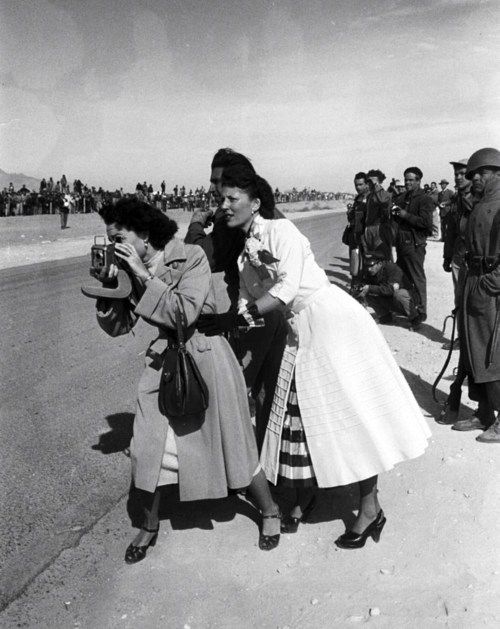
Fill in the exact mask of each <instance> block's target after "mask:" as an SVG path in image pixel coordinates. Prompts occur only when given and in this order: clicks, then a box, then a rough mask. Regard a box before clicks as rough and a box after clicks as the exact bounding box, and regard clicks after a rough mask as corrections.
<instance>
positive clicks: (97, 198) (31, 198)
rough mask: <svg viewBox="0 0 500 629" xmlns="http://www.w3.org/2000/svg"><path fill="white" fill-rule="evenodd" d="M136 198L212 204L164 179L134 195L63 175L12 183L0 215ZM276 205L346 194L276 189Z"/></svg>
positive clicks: (175, 205) (188, 207)
mask: <svg viewBox="0 0 500 629" xmlns="http://www.w3.org/2000/svg"><path fill="white" fill-rule="evenodd" d="M132 195H135V196H138V197H139V198H141V199H142V200H145V201H148V202H149V203H151V204H152V205H154V206H155V207H157V208H159V209H161V210H162V211H164V212H166V211H167V210H171V209H182V210H184V211H187V212H192V211H193V210H194V209H195V208H198V209H202V210H206V209H208V208H210V207H211V205H213V204H214V203H215V201H214V199H213V196H212V195H211V194H210V191H209V190H206V189H205V187H204V186H199V187H197V188H196V189H195V190H193V189H192V188H191V189H189V190H188V189H187V188H186V187H185V186H184V185H182V186H179V185H177V184H176V185H175V186H174V187H173V189H172V191H171V192H168V191H167V189H166V183H165V180H163V181H162V182H161V184H160V186H159V188H157V189H155V188H154V187H153V185H152V184H151V183H148V182H147V181H144V182H143V183H140V182H139V183H137V185H136V187H135V192H133V193H128V192H124V191H123V188H120V189H116V190H114V191H110V190H104V189H103V188H102V187H99V188H96V187H95V186H88V185H87V184H83V183H82V182H81V180H80V179H75V180H74V181H73V184H70V183H69V182H68V180H67V178H66V175H63V176H62V177H61V179H59V180H57V181H54V179H53V178H52V177H49V179H45V178H43V179H42V180H41V182H40V186H39V189H38V190H31V189H29V188H28V187H26V185H23V186H22V187H21V188H19V189H18V190H16V189H15V188H14V185H13V184H12V183H10V184H9V186H8V187H6V188H4V189H3V190H2V191H1V192H0V216H21V215H36V214H57V213H58V212H60V211H61V210H62V211H65V210H66V211H68V212H69V213H75V212H77V213H90V212H96V211H99V209H100V208H101V207H102V206H103V205H104V204H107V203H116V201H118V199H121V198H122V197H129V196H132ZM274 195H275V199H276V203H290V202H292V203H293V202H298V201H306V202H309V201H312V202H317V201H330V200H333V199H345V198H347V197H349V196H350V195H348V194H346V193H341V192H321V191H319V190H316V189H310V188H303V189H302V190H297V188H295V187H294V188H292V189H291V190H289V191H285V192H281V191H280V190H279V189H278V188H276V190H275V192H274Z"/></svg>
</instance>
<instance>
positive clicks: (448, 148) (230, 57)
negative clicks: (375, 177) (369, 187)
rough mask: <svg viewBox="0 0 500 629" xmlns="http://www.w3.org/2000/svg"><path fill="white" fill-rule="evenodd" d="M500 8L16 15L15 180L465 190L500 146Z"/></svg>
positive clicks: (1, 156)
mask: <svg viewBox="0 0 500 629" xmlns="http://www.w3.org/2000/svg"><path fill="white" fill-rule="evenodd" d="M499 17H500V0H433V1H431V0H418V1H417V0H413V1H409V0H367V1H364V2H360V1H358V0H335V1H333V0H274V1H271V0H136V1H134V2H132V1H130V0H106V1H104V0H52V1H49V0H0V75H1V92H0V168H2V169H3V170H5V171H7V172H23V173H24V174H26V175H31V176H35V177H39V178H41V177H43V176H45V177H49V176H53V177H54V180H57V179H59V178H60V176H61V175H62V174H63V173H64V174H66V177H67V178H68V180H71V181H72V180H73V179H74V178H79V179H81V180H82V181H83V182H84V183H88V184H89V185H96V186H99V185H102V186H103V187H105V188H107V189H114V188H120V187H123V188H124V189H125V190H132V189H133V188H135V184H136V183H137V182H138V181H144V180H147V181H148V182H152V183H153V186H154V187H155V189H156V188H158V187H159V184H160V182H161V181H162V180H163V179H165V181H166V184H167V189H168V190H171V189H172V188H173V187H174V185H176V184H178V185H179V186H181V185H183V184H184V185H185V186H186V187H188V188H190V187H193V188H194V187H196V186H198V185H202V184H204V185H205V186H207V185H208V180H209V174H210V172H209V168H210V161H211V158H212V156H213V154H214V153H215V152H216V150H217V149H218V148H220V147H225V146H229V147H232V148H234V149H235V150H238V151H240V152H242V153H244V154H245V155H247V156H248V157H250V158H251V160H252V162H253V164H254V166H255V167H256V169H257V171H258V172H259V174H261V175H262V176H263V177H265V178H266V179H267V180H268V181H269V182H270V183H271V185H272V186H273V188H274V187H276V186H278V187H279V188H280V189H282V190H284V189H288V188H291V187H292V186H296V187H297V188H302V187H304V186H306V187H311V188H317V189H321V190H345V191H348V190H351V189H352V187H353V186H352V179H353V175H354V174H355V173H356V172H358V171H360V170H368V169H370V168H380V169H381V170H383V171H384V172H385V173H386V175H387V176H388V178H391V177H398V178H399V177H401V176H402V172H403V170H404V168H405V167H407V166H410V165H418V166H419V167H420V168H421V169H422V170H423V172H424V181H431V180H439V179H440V178H441V177H446V178H447V179H450V180H451V178H452V170H451V166H450V165H449V163H448V162H449V161H450V160H458V159H462V158H467V157H469V156H470V154H471V153H472V152H474V151H475V150H477V149H478V148H481V147H485V146H494V147H497V148H498V147H499V145H500V141H499V140H500V124H499V113H498V112H499V111H500V64H499V57H500V35H499V33H500V28H499V26H500V23H499V22H500V20H499Z"/></svg>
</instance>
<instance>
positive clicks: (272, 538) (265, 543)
mask: <svg viewBox="0 0 500 629" xmlns="http://www.w3.org/2000/svg"><path fill="white" fill-rule="evenodd" d="M282 517H283V516H282V514H281V510H280V509H278V512H277V513H274V514H273V515H263V516H262V519H263V520H270V519H271V518H277V519H279V520H281V518H282ZM279 543H280V534H279V533H278V534H277V535H264V534H263V533H260V535H259V548H260V549H261V550H273V549H274V548H276V546H277V545H278V544H279Z"/></svg>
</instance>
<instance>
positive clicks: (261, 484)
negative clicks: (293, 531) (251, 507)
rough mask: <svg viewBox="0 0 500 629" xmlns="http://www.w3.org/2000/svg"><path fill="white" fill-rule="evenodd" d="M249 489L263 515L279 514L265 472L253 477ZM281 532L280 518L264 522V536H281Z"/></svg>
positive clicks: (268, 519) (264, 520) (261, 471)
mask: <svg viewBox="0 0 500 629" xmlns="http://www.w3.org/2000/svg"><path fill="white" fill-rule="evenodd" d="M248 489H249V491H250V493H251V494H252V496H253V497H254V499H255V502H256V503H257V505H258V507H259V509H260V510H261V512H262V515H276V514H277V513H279V510H280V509H279V507H278V505H277V504H276V503H275V502H274V500H273V497H272V495H271V492H270V490H269V484H268V482H267V479H266V476H265V474H264V472H263V470H259V472H258V473H257V474H256V475H255V476H254V477H253V479H252V482H251V483H250V487H249V488H248ZM279 532H280V520H279V518H265V519H263V520H262V534H263V535H279Z"/></svg>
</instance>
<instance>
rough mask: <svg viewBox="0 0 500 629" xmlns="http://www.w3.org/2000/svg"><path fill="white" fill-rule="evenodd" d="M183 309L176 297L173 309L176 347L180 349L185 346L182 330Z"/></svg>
mask: <svg viewBox="0 0 500 629" xmlns="http://www.w3.org/2000/svg"><path fill="white" fill-rule="evenodd" d="M183 314H184V309H183V307H182V302H181V301H180V299H179V297H177V307H176V309H175V327H176V329H177V345H178V346H179V348H180V349H184V348H185V346H186V341H185V338H184V329H183V325H182V323H183V321H182V319H183V316H182V315H183Z"/></svg>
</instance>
